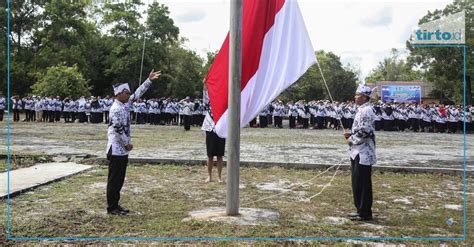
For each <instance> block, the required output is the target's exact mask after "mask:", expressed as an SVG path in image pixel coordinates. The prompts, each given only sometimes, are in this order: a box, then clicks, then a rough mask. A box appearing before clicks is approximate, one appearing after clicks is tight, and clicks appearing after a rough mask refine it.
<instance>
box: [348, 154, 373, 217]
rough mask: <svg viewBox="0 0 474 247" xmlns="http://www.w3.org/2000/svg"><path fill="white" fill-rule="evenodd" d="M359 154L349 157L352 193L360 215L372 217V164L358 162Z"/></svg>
mask: <svg viewBox="0 0 474 247" xmlns="http://www.w3.org/2000/svg"><path fill="white" fill-rule="evenodd" d="M359 160H360V157H359V155H357V156H356V158H355V159H354V160H353V159H351V174H352V194H353V196H354V205H355V207H356V209H357V213H358V214H359V216H360V217H363V218H370V217H372V200H373V199H372V166H369V165H361V164H359Z"/></svg>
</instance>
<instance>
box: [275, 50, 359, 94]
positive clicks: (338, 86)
mask: <svg viewBox="0 0 474 247" xmlns="http://www.w3.org/2000/svg"><path fill="white" fill-rule="evenodd" d="M316 56H317V59H318V62H319V64H320V66H321V70H322V71H323V74H324V77H325V79H326V82H327V84H328V88H329V91H330V92H331V95H332V97H333V99H334V100H335V101H346V100H351V99H352V98H353V96H354V91H355V89H356V87H357V80H358V77H357V73H356V72H354V71H353V70H352V69H350V68H344V66H343V65H342V63H341V59H340V57H339V56H337V55H335V54H334V53H332V52H325V51H319V52H317V53H316ZM281 98H282V99H283V100H285V101H289V100H294V101H295V100H300V99H305V100H321V99H330V97H329V93H328V90H327V89H326V86H325V85H324V81H323V78H322V76H321V73H320V72H319V68H318V66H317V64H315V65H313V66H311V67H310V68H309V69H308V71H306V73H305V74H304V75H303V76H302V77H301V78H300V79H298V81H297V82H296V83H295V84H294V85H293V86H291V87H290V88H289V89H287V90H286V91H285V92H284V93H283V94H282V96H281Z"/></svg>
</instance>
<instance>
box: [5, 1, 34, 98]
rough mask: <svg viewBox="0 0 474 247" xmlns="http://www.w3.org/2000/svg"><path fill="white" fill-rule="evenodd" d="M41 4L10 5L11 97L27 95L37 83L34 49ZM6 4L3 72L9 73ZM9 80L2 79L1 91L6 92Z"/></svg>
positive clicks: (15, 3) (27, 2) (17, 2)
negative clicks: (32, 44) (30, 88)
mask: <svg viewBox="0 0 474 247" xmlns="http://www.w3.org/2000/svg"><path fill="white" fill-rule="evenodd" d="M42 6H43V5H42V1H38V0H32V1H11V2H10V68H11V69H10V73H11V82H12V83H11V85H10V86H11V87H10V88H11V91H12V94H19V95H24V94H26V93H27V91H28V90H29V87H30V86H31V83H32V82H33V81H34V73H32V72H34V67H33V66H34V63H32V62H31V61H33V62H34V61H35V60H34V53H33V51H32V49H30V47H31V43H32V39H33V32H34V31H35V30H36V29H37V28H38V22H39V20H40V14H39V12H38V11H36V10H37V9H39V8H41V7H42ZM7 14H8V11H7V2H6V1H2V2H0V30H1V33H2V35H1V42H0V57H1V59H0V69H1V72H2V74H3V75H6V74H7V55H8V54H7V35H6V34H7V28H8V25H7ZM6 89H7V77H6V76H2V77H0V91H3V92H4V93H6Z"/></svg>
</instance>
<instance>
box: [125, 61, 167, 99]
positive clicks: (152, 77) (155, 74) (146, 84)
mask: <svg viewBox="0 0 474 247" xmlns="http://www.w3.org/2000/svg"><path fill="white" fill-rule="evenodd" d="M160 75H161V71H154V70H153V69H152V70H151V72H150V75H149V76H148V78H147V79H146V81H145V82H143V83H142V85H141V86H140V87H138V88H137V91H135V93H134V94H132V95H131V96H130V99H129V102H134V101H136V100H138V99H139V98H140V97H142V95H143V94H144V93H145V92H146V91H147V90H148V88H150V86H151V81H152V80H155V79H158V78H159V77H160Z"/></svg>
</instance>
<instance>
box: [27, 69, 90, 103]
mask: <svg viewBox="0 0 474 247" xmlns="http://www.w3.org/2000/svg"><path fill="white" fill-rule="evenodd" d="M38 78H39V80H38V81H37V82H36V83H35V84H34V85H33V86H32V87H31V89H32V90H33V93H34V94H38V95H43V96H60V97H62V98H64V97H69V96H71V97H73V98H78V97H80V96H89V95H90V91H89V90H90V88H89V87H88V85H87V81H86V80H85V79H84V77H83V76H82V74H81V73H80V72H79V70H78V68H77V66H76V65H74V66H72V67H68V66H65V65H58V66H52V67H50V68H48V69H47V70H46V73H44V74H40V75H39V76H38Z"/></svg>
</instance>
